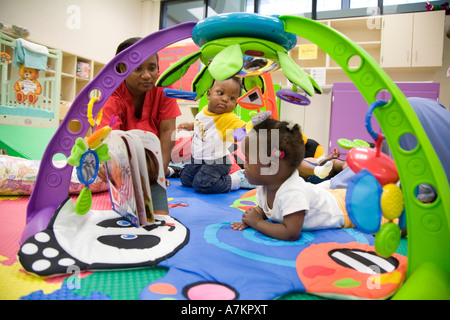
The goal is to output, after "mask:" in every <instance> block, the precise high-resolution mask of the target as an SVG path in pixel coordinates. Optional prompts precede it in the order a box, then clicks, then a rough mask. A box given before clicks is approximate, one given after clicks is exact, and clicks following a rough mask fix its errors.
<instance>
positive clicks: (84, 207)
mask: <svg viewBox="0 0 450 320" xmlns="http://www.w3.org/2000/svg"><path fill="white" fill-rule="evenodd" d="M98 100H99V98H96V97H93V98H91V100H90V101H89V104H88V109H87V118H88V121H89V124H90V125H91V127H92V129H93V130H94V128H95V127H96V126H97V124H98V123H100V121H101V117H102V113H101V111H100V112H99V114H98V118H97V121H94V120H93V118H92V108H93V106H94V103H95V101H98ZM115 121H117V117H113V119H111V124H110V126H105V127H103V128H102V129H100V130H97V131H95V132H94V133H93V134H92V135H91V136H90V137H89V138H84V139H83V138H81V137H79V138H77V139H76V140H75V144H74V146H73V147H72V150H71V154H70V157H68V158H67V163H69V164H70V165H72V166H74V167H76V168H77V169H76V170H77V177H78V180H80V182H81V183H82V184H84V185H85V187H84V188H83V189H82V190H81V192H80V195H79V197H78V199H77V202H76V204H75V212H76V213H77V214H80V215H83V214H85V213H87V212H88V211H89V210H90V209H91V205H92V193H91V189H90V188H89V185H90V184H92V183H93V182H94V181H95V178H97V175H98V170H99V166H100V162H102V161H108V160H110V159H111V156H110V155H109V153H108V145H107V144H106V143H103V141H104V140H105V139H106V138H107V137H108V135H109V133H110V132H111V126H112V125H113V124H114V122H115Z"/></svg>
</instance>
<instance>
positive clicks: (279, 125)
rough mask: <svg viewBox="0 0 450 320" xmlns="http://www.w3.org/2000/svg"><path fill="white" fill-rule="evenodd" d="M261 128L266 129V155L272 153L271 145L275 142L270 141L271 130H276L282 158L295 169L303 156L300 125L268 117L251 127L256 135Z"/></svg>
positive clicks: (303, 147)
mask: <svg viewBox="0 0 450 320" xmlns="http://www.w3.org/2000/svg"><path fill="white" fill-rule="evenodd" d="M262 129H266V130H267V153H268V154H267V156H268V157H269V156H271V155H272V152H273V145H276V143H275V142H274V143H272V141H271V137H272V134H271V130H278V135H279V140H280V141H279V143H278V149H279V151H280V152H284V156H283V157H282V158H283V159H285V160H286V162H287V163H288V165H289V166H290V167H291V168H292V169H297V168H298V166H299V165H300V163H301V162H302V160H303V158H304V157H305V144H304V142H303V139H302V132H301V129H300V126H299V125H298V124H293V123H289V122H287V121H278V120H274V119H272V118H269V119H266V120H264V121H263V122H261V123H259V124H257V125H256V126H254V127H253V130H255V131H256V133H257V134H258V136H259V133H260V131H261V130H262Z"/></svg>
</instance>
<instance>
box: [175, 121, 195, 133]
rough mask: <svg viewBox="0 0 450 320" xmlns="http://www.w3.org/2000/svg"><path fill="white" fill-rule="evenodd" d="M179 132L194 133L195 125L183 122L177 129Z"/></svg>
mask: <svg viewBox="0 0 450 320" xmlns="http://www.w3.org/2000/svg"><path fill="white" fill-rule="evenodd" d="M177 129H178V130H187V131H192V130H194V123H193V122H183V123H180V124H179V125H178V127H177Z"/></svg>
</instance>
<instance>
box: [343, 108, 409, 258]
mask: <svg viewBox="0 0 450 320" xmlns="http://www.w3.org/2000/svg"><path fill="white" fill-rule="evenodd" d="M385 104H386V102H385V101H376V102H375V103H373V104H372V105H371V106H370V107H369V109H368V111H367V113H366V121H365V125H366V129H367V131H368V132H369V134H370V135H371V136H372V138H374V140H375V149H371V148H367V147H361V146H358V147H353V148H352V149H351V150H350V151H349V153H348V155H347V164H348V166H349V167H350V169H352V170H353V171H354V172H355V173H356V175H355V176H354V177H353V178H352V179H351V180H350V181H349V184H348V187H347V193H346V198H345V202H346V209H347V212H348V215H349V217H350V219H351V220H352V222H353V224H354V225H355V226H356V227H357V228H358V229H360V230H361V231H363V232H366V233H371V234H375V233H376V236H375V251H376V252H377V254H378V255H379V256H381V257H389V256H391V255H392V254H393V253H394V252H395V250H396V249H397V247H398V244H399V242H400V237H401V230H400V228H401V229H403V228H404V227H406V223H405V222H406V221H405V212H404V199H403V193H402V190H401V189H400V188H399V187H398V186H397V185H396V184H395V183H396V182H397V181H398V179H399V176H398V172H397V168H396V166H395V162H394V160H393V159H392V158H391V157H389V156H387V155H386V154H384V153H381V143H382V141H383V139H384V136H383V135H382V134H377V133H375V132H374V131H373V130H372V127H371V124H370V119H371V116H372V113H373V110H374V109H375V108H377V107H380V106H383V105H385ZM382 217H384V218H385V219H387V220H388V221H389V222H387V223H385V224H383V225H381V219H382ZM397 218H399V224H398V225H397V224H396V223H394V222H393V220H395V219H397Z"/></svg>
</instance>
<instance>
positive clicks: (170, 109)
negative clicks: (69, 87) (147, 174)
mask: <svg viewBox="0 0 450 320" xmlns="http://www.w3.org/2000/svg"><path fill="white" fill-rule="evenodd" d="M140 39H141V38H130V39H127V40H125V41H124V42H122V43H121V44H120V45H119V46H118V47H117V51H116V55H117V54H118V53H120V52H122V51H123V50H125V49H126V48H128V47H130V46H131V45H133V44H135V43H136V42H138V41H139V40H140ZM117 71H118V72H121V73H124V72H126V66H125V65H124V64H119V65H118V66H117ZM158 72H159V61H158V55H157V54H156V53H155V54H154V55H152V56H151V57H150V58H148V59H147V60H145V61H144V62H143V63H142V64H141V65H140V66H139V67H137V68H136V69H135V70H133V71H132V72H131V73H130V74H129V76H128V77H127V78H126V79H125V81H124V82H123V83H121V84H120V86H119V87H118V88H117V89H116V91H114V93H113V94H112V95H111V97H109V99H108V100H107V101H106V102H105V104H104V105H103V108H102V110H103V111H102V112H103V117H102V121H101V123H100V125H99V126H98V128H102V127H104V126H106V125H109V124H110V119H111V117H112V116H113V115H116V116H118V117H119V119H118V120H117V121H116V123H115V124H114V125H113V126H112V129H113V130H114V129H116V130H123V131H127V130H132V129H140V130H144V131H150V132H153V133H154V134H155V135H157V136H158V137H159V139H160V141H161V152H162V158H163V166H164V170H165V172H166V173H168V169H167V167H168V164H169V161H170V155H171V152H172V149H173V147H174V145H175V141H172V133H173V131H174V130H175V128H176V117H178V116H179V115H181V112H180V108H179V106H178V104H177V102H176V99H173V98H167V97H166V96H165V95H164V92H163V88H161V87H156V86H155V83H156V80H157V79H158Z"/></svg>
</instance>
